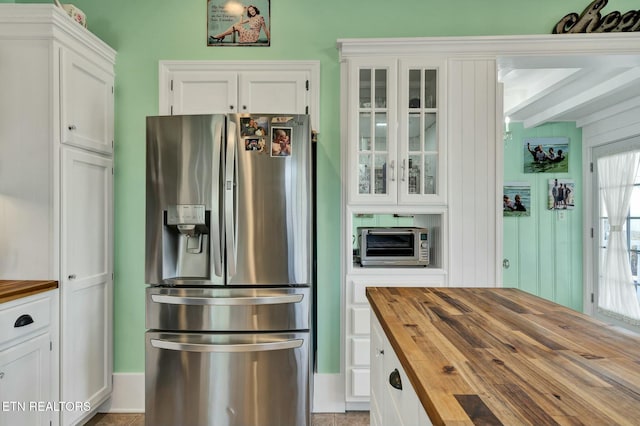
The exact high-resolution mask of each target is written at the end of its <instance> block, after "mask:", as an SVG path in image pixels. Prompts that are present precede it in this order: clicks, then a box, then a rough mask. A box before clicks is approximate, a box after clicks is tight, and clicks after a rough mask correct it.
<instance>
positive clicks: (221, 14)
mask: <svg viewBox="0 0 640 426" xmlns="http://www.w3.org/2000/svg"><path fill="white" fill-rule="evenodd" d="M242 1H244V3H241V2H240V1H236V0H207V46H269V45H270V44H271V0H250V2H249V1H248V0H242Z"/></svg>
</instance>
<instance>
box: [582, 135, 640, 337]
mask: <svg viewBox="0 0 640 426" xmlns="http://www.w3.org/2000/svg"><path fill="white" fill-rule="evenodd" d="M638 146H639V145H638V144H637V143H618V144H611V145H610V146H607V147H603V148H599V149H594V151H593V152H594V165H595V167H594V172H595V173H594V187H595V188H598V189H597V194H596V197H597V200H598V202H597V206H596V208H597V212H596V217H597V218H598V226H597V229H598V234H597V235H598V239H597V246H596V250H597V251H596V253H597V255H596V256H597V259H598V261H597V262H596V269H597V271H596V275H595V276H596V277H597V280H596V287H595V296H596V300H595V302H596V305H595V306H596V315H597V316H603V317H606V319H607V320H611V319H613V320H617V321H621V322H622V323H623V324H632V325H634V326H640V283H639V276H640V274H639V272H640V271H639V267H640V264H639V262H640V259H639V258H640V150H638Z"/></svg>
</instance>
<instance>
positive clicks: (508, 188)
mask: <svg viewBox="0 0 640 426" xmlns="http://www.w3.org/2000/svg"><path fill="white" fill-rule="evenodd" d="M530 210H531V184H529V182H505V183H504V190H503V196H502V215H503V216H504V217H507V216H530V215H531V214H530V213H529V211H530Z"/></svg>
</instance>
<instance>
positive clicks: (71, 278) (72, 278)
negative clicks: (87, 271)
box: [68, 274, 76, 280]
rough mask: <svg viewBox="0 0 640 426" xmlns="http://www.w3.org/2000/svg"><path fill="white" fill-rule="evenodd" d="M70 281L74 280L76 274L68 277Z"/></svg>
mask: <svg viewBox="0 0 640 426" xmlns="http://www.w3.org/2000/svg"><path fill="white" fill-rule="evenodd" d="M68 278H69V279H70V280H75V279H76V274H71V275H69V277H68Z"/></svg>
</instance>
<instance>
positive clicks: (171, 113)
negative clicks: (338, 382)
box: [169, 105, 173, 115]
mask: <svg viewBox="0 0 640 426" xmlns="http://www.w3.org/2000/svg"><path fill="white" fill-rule="evenodd" d="M169 115H173V105H171V112H170V113H169Z"/></svg>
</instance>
